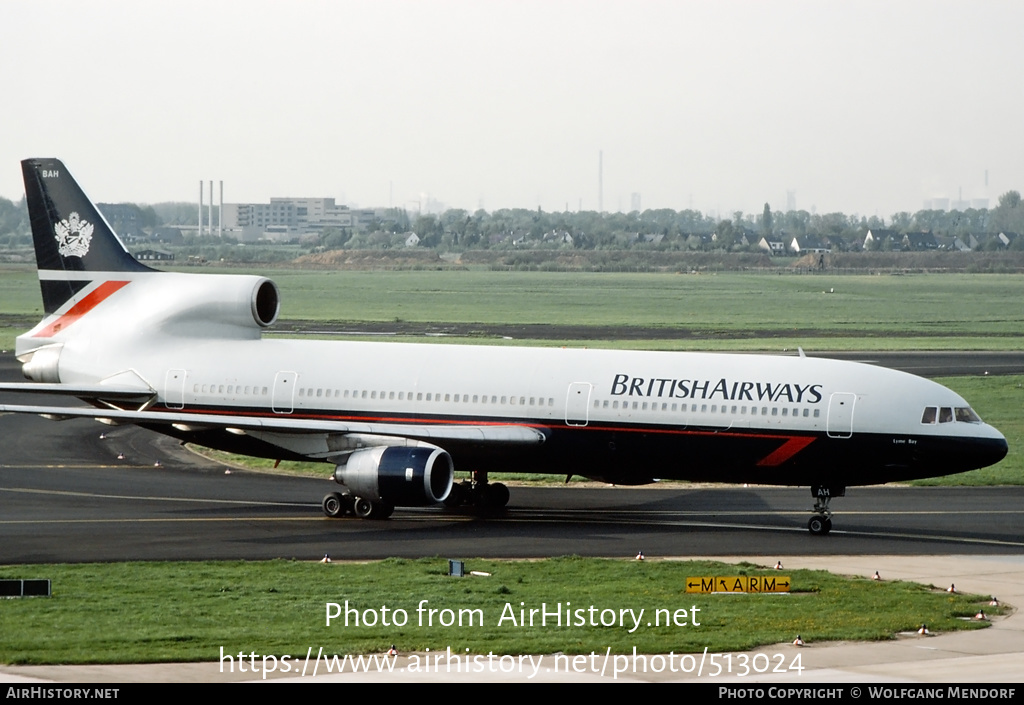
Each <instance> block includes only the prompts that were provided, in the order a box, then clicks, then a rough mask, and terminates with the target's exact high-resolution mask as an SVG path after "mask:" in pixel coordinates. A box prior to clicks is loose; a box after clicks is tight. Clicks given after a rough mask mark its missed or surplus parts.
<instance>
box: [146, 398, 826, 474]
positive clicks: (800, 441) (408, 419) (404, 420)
mask: <svg viewBox="0 0 1024 705" xmlns="http://www.w3.org/2000/svg"><path fill="white" fill-rule="evenodd" d="M151 411H166V412H169V413H179V412H180V410H178V409H164V408H159V407H154V408H153V409H151ZM185 413H190V414H202V415H209V416H212V415H234V416H243V417H246V418H267V419H273V418H285V419H300V420H301V419H309V420H311V421H339V422H346V421H349V422H357V423H368V424H373V423H380V424H389V423H393V424H403V425H412V426H415V425H417V424H419V425H423V426H427V427H429V426H440V425H444V426H525V427H527V428H535V429H541V430H552V431H558V430H573V431H606V432H616V433H645V434H667V435H675V436H717V437H719V438H747V439H749V438H756V439H776V438H777V439H785V440H786V442H785V443H783V444H782V445H781V446H779V447H778V449H776V450H774V451H772V452H771V453H770V454H768V455H766V456H765V457H764V458H762V459H761V460H759V461H758V462H757V465H758V466H760V467H775V466H778V465H782V463H784V462H786V461H787V460H789V459H790V458H792V457H793V456H794V455H796V454H797V453H799V452H800V451H801V450H803V449H804V448H806V447H807V446H809V445H810V444H811V443H813V442H814V438H815V437H814V436H789V435H780V434H776V433H769V432H761V433H759V432H757V431H718V430H712V429H709V430H694V429H688V428H671V427H669V428H658V427H652V426H643V425H634V426H597V425H593V424H588V425H586V426H564V425H561V424H551V423H544V422H537V421H522V420H519V421H517V420H515V419H501V420H483V419H476V418H466V417H454V418H452V417H438V416H434V417H431V418H424V417H421V416H386V415H384V416H372V415H355V414H336V413H335V414H332V413H322V412H321V413H309V412H307V413H300V414H293V413H290V414H282V413H270V414H268V413H266V412H264V411H255V410H239V409H238V408H237V407H225V408H224V410H218V409H215V408H201V409H187V410H185Z"/></svg>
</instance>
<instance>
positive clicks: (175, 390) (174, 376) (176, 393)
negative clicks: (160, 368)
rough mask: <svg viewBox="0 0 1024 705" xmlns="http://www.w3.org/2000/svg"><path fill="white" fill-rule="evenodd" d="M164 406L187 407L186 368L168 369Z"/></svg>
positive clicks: (165, 381) (172, 407) (170, 407)
mask: <svg viewBox="0 0 1024 705" xmlns="http://www.w3.org/2000/svg"><path fill="white" fill-rule="evenodd" d="M164 406H166V407H167V408H168V409H183V408H185V370H167V376H166V377H165V378H164Z"/></svg>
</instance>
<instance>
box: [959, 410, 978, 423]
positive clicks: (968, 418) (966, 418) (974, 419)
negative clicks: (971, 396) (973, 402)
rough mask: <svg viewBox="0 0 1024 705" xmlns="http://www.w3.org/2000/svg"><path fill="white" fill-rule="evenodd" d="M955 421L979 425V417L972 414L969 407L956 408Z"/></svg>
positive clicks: (972, 411)
mask: <svg viewBox="0 0 1024 705" xmlns="http://www.w3.org/2000/svg"><path fill="white" fill-rule="evenodd" d="M956 420H957V421H961V422H963V423H981V417H980V416H978V415H977V414H976V413H974V409H972V408H971V407H969V406H958V407H957V408H956Z"/></svg>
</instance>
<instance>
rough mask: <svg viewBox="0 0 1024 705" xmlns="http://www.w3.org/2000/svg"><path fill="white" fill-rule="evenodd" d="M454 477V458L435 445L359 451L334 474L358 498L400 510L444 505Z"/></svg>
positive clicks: (389, 447)
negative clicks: (402, 508)
mask: <svg viewBox="0 0 1024 705" xmlns="http://www.w3.org/2000/svg"><path fill="white" fill-rule="evenodd" d="M454 477H455V467H454V465H453V464H452V458H451V456H450V455H448V453H446V452H445V451H443V450H442V449H440V448H437V447H433V446H421V447H407V446H387V447H378V448H367V449H366V450H358V451H356V452H354V453H352V454H351V455H350V456H349V457H348V462H347V463H345V464H344V465H339V466H338V467H337V469H335V471H334V479H335V480H336V481H337V482H339V483H341V484H342V485H345V486H346V487H348V488H349V489H350V490H352V493H353V494H354V495H356V496H358V497H364V498H366V499H369V500H371V501H374V502H380V501H383V502H387V503H388V504H391V505H392V506H396V507H419V506H423V505H428V504H437V503H438V502H443V501H444V500H445V499H446V498H447V497H448V493H449V492H451V490H452V482H453V480H454Z"/></svg>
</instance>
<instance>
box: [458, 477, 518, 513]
mask: <svg viewBox="0 0 1024 705" xmlns="http://www.w3.org/2000/svg"><path fill="white" fill-rule="evenodd" d="M508 500H509V491H508V487H506V486H505V485H503V484H502V483H500V482H488V481H487V473H486V472H485V471H482V470H478V471H474V472H473V474H472V479H471V480H466V481H463V482H459V483H456V484H454V485H452V491H451V492H450V493H449V494H448V498H447V499H446V500H445V501H444V506H446V507H448V508H449V509H455V508H459V507H470V508H473V509H483V510H488V511H498V510H501V509H504V508H505V506H506V505H507V504H508Z"/></svg>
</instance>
